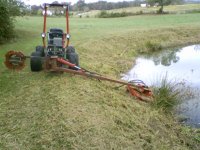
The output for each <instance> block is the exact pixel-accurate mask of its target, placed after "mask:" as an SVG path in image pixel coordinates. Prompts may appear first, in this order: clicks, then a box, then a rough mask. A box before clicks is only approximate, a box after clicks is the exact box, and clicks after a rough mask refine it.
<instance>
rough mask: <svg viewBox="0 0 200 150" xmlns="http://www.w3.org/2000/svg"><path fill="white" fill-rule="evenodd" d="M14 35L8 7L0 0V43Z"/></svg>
mask: <svg viewBox="0 0 200 150" xmlns="http://www.w3.org/2000/svg"><path fill="white" fill-rule="evenodd" d="M13 35H14V25H13V18H12V17H10V15H9V11H8V8H7V7H6V5H4V4H3V3H2V2H0V43H3V42H4V41H6V40H8V39H11V38H12V37H13Z"/></svg>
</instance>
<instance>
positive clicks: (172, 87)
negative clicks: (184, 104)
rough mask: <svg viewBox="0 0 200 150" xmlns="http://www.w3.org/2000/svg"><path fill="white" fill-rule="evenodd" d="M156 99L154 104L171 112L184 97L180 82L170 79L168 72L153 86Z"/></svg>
mask: <svg viewBox="0 0 200 150" xmlns="http://www.w3.org/2000/svg"><path fill="white" fill-rule="evenodd" d="M153 93H154V101H153V103H152V106H153V107H154V108H156V109H160V110H162V111H164V112H170V111H172V110H173V108H174V107H175V106H176V105H177V104H178V103H179V102H180V100H181V99H182V96H183V95H182V94H181V93H182V89H181V88H180V84H179V83H176V82H175V81H172V80H169V79H168V76H167V74H166V75H165V76H164V77H163V78H161V80H160V83H158V84H157V85H156V86H155V87H154V88H153Z"/></svg>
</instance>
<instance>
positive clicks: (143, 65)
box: [122, 45, 200, 127]
mask: <svg viewBox="0 0 200 150" xmlns="http://www.w3.org/2000/svg"><path fill="white" fill-rule="evenodd" d="M166 75H167V78H168V80H169V81H172V80H173V81H175V82H184V84H186V85H187V86H189V87H190V89H192V91H195V92H194V93H193V94H194V95H193V96H192V97H191V98H189V99H187V100H184V101H183V102H182V103H181V104H180V105H179V106H178V107H177V112H176V113H177V114H178V115H181V116H184V118H185V119H184V123H185V124H187V125H190V126H193V127H200V97H199V94H198V93H199V89H200V45H193V46H188V47H184V48H181V49H175V50H165V51H161V52H159V53H153V54H151V55H148V56H147V55H143V56H139V57H138V58H137V59H136V63H135V65H134V66H133V68H132V69H131V70H130V71H129V72H128V73H127V74H125V75H124V76H123V78H122V79H123V80H127V81H130V80H134V79H140V80H143V81H144V82H145V83H146V84H147V85H149V86H150V85H155V83H156V82H158V81H159V80H161V79H162V77H164V76H166Z"/></svg>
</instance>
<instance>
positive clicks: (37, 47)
mask: <svg viewBox="0 0 200 150" xmlns="http://www.w3.org/2000/svg"><path fill="white" fill-rule="evenodd" d="M35 51H36V52H39V53H41V56H42V57H44V55H45V54H44V47H43V46H36V48H35Z"/></svg>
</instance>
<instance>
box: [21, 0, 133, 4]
mask: <svg viewBox="0 0 200 150" xmlns="http://www.w3.org/2000/svg"><path fill="white" fill-rule="evenodd" d="M22 1H23V2H25V4H27V5H40V4H43V3H52V2H54V1H58V2H71V3H72V4H74V3H76V2H77V1H78V0H22ZM97 1H98V0H85V2H86V3H90V2H97ZM105 1H106V0H105ZM107 1H108V2H119V1H124V0H107ZM126 1H131V0H126Z"/></svg>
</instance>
